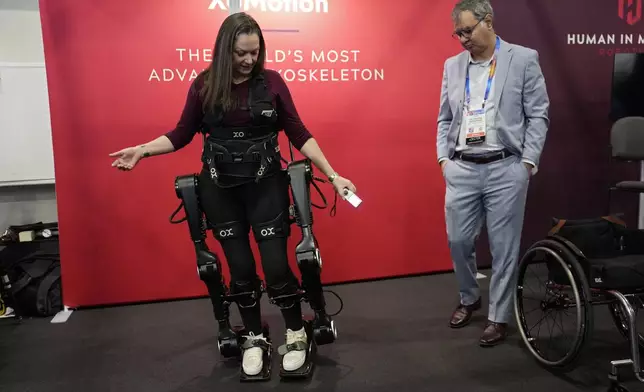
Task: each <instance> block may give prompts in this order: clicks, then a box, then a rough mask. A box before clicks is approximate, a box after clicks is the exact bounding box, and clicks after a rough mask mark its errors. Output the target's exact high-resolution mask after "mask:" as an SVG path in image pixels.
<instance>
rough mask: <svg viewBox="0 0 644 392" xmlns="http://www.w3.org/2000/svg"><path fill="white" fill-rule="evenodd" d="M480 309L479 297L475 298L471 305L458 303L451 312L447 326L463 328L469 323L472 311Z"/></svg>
mask: <svg viewBox="0 0 644 392" xmlns="http://www.w3.org/2000/svg"><path fill="white" fill-rule="evenodd" d="M479 309H481V297H479V299H477V300H476V302H474V303H473V304H471V305H462V304H461V305H458V307H457V308H456V310H455V311H454V313H452V318H451V319H450V321H449V326H450V327H451V328H463V327H464V326H466V325H467V324H469V323H470V320H471V319H472V313H474V311H476V310H479Z"/></svg>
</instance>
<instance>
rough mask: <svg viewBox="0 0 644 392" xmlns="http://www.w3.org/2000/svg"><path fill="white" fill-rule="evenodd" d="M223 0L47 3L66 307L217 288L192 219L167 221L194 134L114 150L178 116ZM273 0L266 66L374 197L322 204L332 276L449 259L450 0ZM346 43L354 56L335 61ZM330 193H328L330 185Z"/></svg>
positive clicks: (190, 163)
mask: <svg viewBox="0 0 644 392" xmlns="http://www.w3.org/2000/svg"><path fill="white" fill-rule="evenodd" d="M211 3H213V4H214V3H217V6H216V7H215V8H214V9H210V8H209V5H210V4H211ZM225 3H226V2H224V1H220V2H212V1H211V0H190V1H176V0H95V1H91V2H83V1H77V0H41V1H40V9H41V15H42V22H43V37H44V46H45V55H46V65H47V72H48V80H49V91H50V97H51V118H52V127H53V141H54V156H55V165H56V186H57V198H58V211H59V223H60V232H61V238H60V240H61V256H62V274H63V287H64V293H65V304H66V305H67V306H70V307H78V306H88V305H99V304H115V303H124V302H133V301H134V302H136V301H146V300H158V299H172V298H182V297H192V296H199V295H203V294H205V293H206V291H205V289H204V287H203V285H202V283H201V282H200V281H199V278H198V276H197V274H196V267H195V258H194V252H193V247H192V243H191V241H190V238H189V234H188V228H187V226H186V225H185V224H181V225H172V224H170V223H169V221H168V218H169V216H170V214H171V213H172V212H173V211H174V210H175V209H176V208H177V207H178V205H179V200H178V199H177V198H176V196H175V193H174V179H175V177H176V176H178V175H183V174H187V173H192V172H197V171H198V170H199V169H200V160H199V154H200V148H201V146H200V140H199V138H198V137H196V138H195V139H194V141H193V143H192V144H191V145H190V146H188V147H187V148H185V149H184V150H181V151H180V152H177V153H174V154H170V155H166V156H162V157H155V158H153V159H149V160H145V161H143V162H142V163H141V164H140V165H139V166H137V168H136V169H135V170H134V171H132V172H129V173H124V172H119V171H117V170H115V169H113V168H112V167H111V166H110V164H111V162H112V159H111V158H109V157H108V154H109V153H110V152H113V151H116V150H118V149H121V148H124V147H127V146H130V145H136V144H140V143H144V142H147V141H149V140H152V139H154V138H156V137H158V136H159V135H161V134H163V133H165V132H166V131H167V130H169V129H171V128H172V127H173V126H174V124H175V123H176V121H177V120H178V117H179V114H180V112H181V109H182V107H183V104H184V101H185V96H186V92H187V89H188V86H189V84H190V82H191V80H192V79H193V78H194V76H196V73H198V72H199V71H200V70H201V69H203V68H204V67H206V66H207V64H208V60H209V58H210V55H211V53H212V52H211V49H212V45H213V42H214V39H215V36H216V33H217V30H218V28H219V26H220V23H221V22H222V21H223V19H224V18H225V17H226V16H227V15H228V11H227V10H225V9H223V8H224V7H221V5H222V4H225ZM245 3H247V2H246V1H245V0H242V4H245ZM263 3H266V4H269V5H270V4H278V3H279V2H272V1H254V2H253V1H251V2H249V4H250V5H251V8H250V9H249V10H248V12H249V13H250V14H251V15H253V16H254V17H256V18H257V20H258V21H259V23H260V25H261V26H262V28H263V29H265V30H266V32H265V36H266V40H267V45H268V58H269V60H270V62H269V64H268V67H269V68H272V69H278V70H281V72H282V75H283V76H284V78H285V79H286V80H287V83H288V85H289V87H290V89H291V92H292V94H293V96H294V98H295V102H296V106H297V108H298V110H299V112H300V115H301V116H302V118H303V120H304V121H305V123H306V125H307V126H308V128H309V129H310V130H311V132H312V133H313V134H314V136H315V137H316V139H317V140H318V142H319V143H320V144H321V146H322V148H323V150H324V152H325V154H326V155H327V157H328V158H329V160H330V162H331V163H332V165H333V166H334V167H335V168H336V170H338V171H339V172H340V173H341V174H342V175H345V176H346V177H348V178H350V179H351V180H353V181H354V183H355V184H356V185H357V187H358V191H359V195H360V196H361V197H362V198H363V200H364V203H363V205H361V206H360V208H359V209H357V210H356V209H354V208H353V207H351V206H350V205H349V204H348V203H346V202H342V201H341V200H339V204H338V212H337V216H336V217H333V218H332V217H330V216H329V211H328V210H322V211H321V210H315V214H316V215H315V219H316V220H315V226H314V230H315V233H316V235H317V237H318V239H319V242H320V245H321V251H322V255H323V260H324V265H323V268H324V271H323V276H322V278H323V281H324V282H325V283H337V282H344V281H351V280H360V279H369V278H379V277H389V276H397V275H404V274H414V273H422V272H430V271H437V270H448V269H451V262H450V259H449V257H448V251H447V247H446V235H445V229H444V219H443V198H444V184H443V180H442V176H441V174H440V171H439V170H438V166H437V165H436V156H435V138H436V115H437V109H438V98H439V90H440V82H441V72H442V66H443V62H444V60H445V59H446V58H447V57H448V56H450V55H452V54H454V53H456V52H457V51H458V50H460V48H459V46H458V43H457V42H456V41H455V40H453V39H452V38H451V37H450V34H451V31H452V26H451V22H450V18H449V13H450V10H451V7H452V5H453V0H441V1H431V2H428V1H426V0H415V1H407V2H406V4H405V6H404V7H397V6H394V4H393V3H392V2H391V1H389V0H360V1H358V0H353V1H343V0H328V1H327V2H319V1H314V2H313V3H314V4H317V3H325V4H326V7H327V8H326V9H323V11H326V12H312V13H306V12H301V10H300V12H273V11H278V10H276V9H273V10H269V9H267V10H265V11H264V10H261V5H262V4H263ZM303 3H304V4H306V3H311V2H306V1H305V2H303ZM254 5H259V7H260V8H258V7H254ZM340 51H344V52H340ZM335 52H340V54H343V53H344V54H347V56H344V57H343V56H342V55H341V56H339V61H337V62H333V61H332V60H335V57H334V56H335ZM320 54H323V55H324V57H325V58H326V61H322V60H320V57H319V56H320ZM343 70H344V71H343ZM356 70H357V71H356ZM282 142H283V143H285V142H286V140H285V139H284V138H283V139H282ZM283 146H284V147H286V144H283ZM323 190H324V191H325V194H326V196H327V199H329V201H330V202H332V200H333V194H332V188H331V187H330V186H328V185H324V186H323ZM315 200H316V201H319V197H317V196H315ZM180 216H183V215H182V214H180ZM293 228H294V234H293V236H292V238H291V249H293V248H292V246H293V245H294V243H295V242H296V241H297V240H298V239H299V238H300V234H299V230H297V227H296V226H293ZM209 244H210V246H211V247H212V248H213V249H214V250H215V251H217V252H218V253H219V255H220V256H221V257H222V258H223V253H222V252H221V249H220V247H219V245H218V244H217V243H216V242H215V241H214V240H212V239H210V240H209ZM291 264H292V266H293V267H294V268H296V267H295V263H294V260H291ZM225 272H226V273H227V272H228V270H227V269H226V270H225ZM260 274H261V271H260Z"/></svg>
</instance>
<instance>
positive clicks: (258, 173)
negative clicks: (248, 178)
mask: <svg viewBox="0 0 644 392" xmlns="http://www.w3.org/2000/svg"><path fill="white" fill-rule="evenodd" d="M265 170H266V167H264V165H262V166H260V167H259V170H258V171H257V175H258V176H260V177H261V176H263V175H264V171H265Z"/></svg>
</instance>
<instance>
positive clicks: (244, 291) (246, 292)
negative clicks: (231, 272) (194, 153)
mask: <svg viewBox="0 0 644 392" xmlns="http://www.w3.org/2000/svg"><path fill="white" fill-rule="evenodd" d="M198 187H199V179H198V177H197V176H196V175H185V176H179V177H177V178H176V180H175V192H176V194H177V197H178V198H179V199H181V201H182V205H183V209H184V211H185V214H186V216H185V220H186V221H187V222H188V228H189V230H190V237H191V239H192V241H193V243H194V246H195V252H196V257H197V272H198V274H199V278H200V279H201V280H202V281H203V282H204V284H205V285H206V287H207V289H208V294H209V297H210V301H211V303H212V308H213V312H214V314H215V319H216V320H217V323H218V327H219V328H218V329H219V331H218V336H217V341H218V346H219V352H220V353H221V355H222V356H223V357H225V358H231V357H235V358H238V359H240V360H241V358H242V350H243V349H244V343H245V339H244V338H243V335H246V334H247V333H246V331H245V330H244V328H243V327H232V326H231V325H230V310H229V309H230V304H231V303H232V302H233V301H234V302H236V303H237V305H238V306H239V307H242V308H243V307H252V306H258V305H259V301H260V298H261V294H262V291H261V285H260V282H259V281H257V282H252V283H251V282H239V283H236V284H234V285H233V287H232V292H229V290H228V287H227V286H226V283H225V281H224V277H223V275H222V273H221V261H220V260H219V258H218V257H217V255H216V254H215V253H214V252H211V251H210V250H209V249H208V246H207V245H206V224H205V219H204V216H203V212H202V209H201V207H200V204H199V193H198ZM171 222H172V223H180V222H181V221H178V222H175V221H172V220H171ZM227 234H228V233H225V234H223V235H221V236H226V235H227ZM246 283H247V284H246ZM262 333H263V334H264V337H266V338H267V339H268V340H269V342H270V331H269V329H268V325H267V324H265V323H264V324H263V328H262ZM271 353H272V349H271V345H270V344H268V345H267V349H266V350H264V354H265V355H264V357H265V361H264V369H262V372H260V373H259V374H258V375H256V376H249V375H246V374H244V372H243V369H242V372H241V380H242V381H253V380H266V379H269V378H270V376H271V371H270V365H271Z"/></svg>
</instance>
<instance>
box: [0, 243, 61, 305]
mask: <svg viewBox="0 0 644 392" xmlns="http://www.w3.org/2000/svg"><path fill="white" fill-rule="evenodd" d="M25 245H26V244H24V245H23V244H21V245H15V246H16V247H20V248H21V249H20V250H19V251H16V249H15V248H14V249H9V248H13V246H9V247H7V248H6V249H4V250H3V252H2V256H4V257H6V256H7V254H6V253H7V252H6V251H9V253H10V254H11V256H13V257H14V258H13V260H11V262H10V263H8V264H9V266H8V268H7V267H5V268H7V270H8V275H9V279H10V280H11V282H12V284H11V286H12V287H11V292H12V295H13V299H14V300H15V302H16V303H15V304H14V307H15V308H16V310H17V311H18V312H19V313H20V314H21V315H22V316H33V317H48V316H53V315H55V314H56V313H58V312H59V311H61V310H62V308H63V301H62V286H61V279H60V256H59V253H58V242H57V241H52V242H47V243H45V242H43V243H34V244H29V245H26V246H25ZM27 250H29V251H31V252H30V253H28V254H24V253H25V251H27ZM16 256H22V257H19V258H16ZM3 261H5V263H3V264H5V265H7V263H6V258H5V259H4V260H3Z"/></svg>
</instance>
